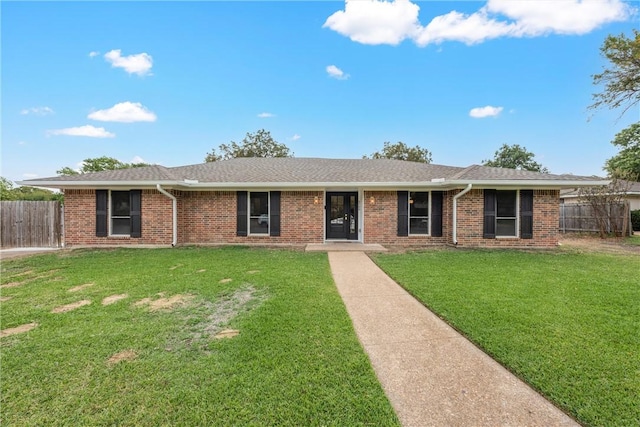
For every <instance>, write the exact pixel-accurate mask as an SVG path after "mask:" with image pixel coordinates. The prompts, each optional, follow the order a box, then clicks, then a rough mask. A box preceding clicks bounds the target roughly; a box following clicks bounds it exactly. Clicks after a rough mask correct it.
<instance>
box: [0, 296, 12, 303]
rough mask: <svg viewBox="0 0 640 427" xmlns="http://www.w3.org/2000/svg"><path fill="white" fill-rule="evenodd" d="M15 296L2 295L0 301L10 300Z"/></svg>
mask: <svg viewBox="0 0 640 427" xmlns="http://www.w3.org/2000/svg"><path fill="white" fill-rule="evenodd" d="M11 298H13V297H0V302H5V301H9V300H10V299H11Z"/></svg>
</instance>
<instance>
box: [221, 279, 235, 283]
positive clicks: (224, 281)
mask: <svg viewBox="0 0 640 427" xmlns="http://www.w3.org/2000/svg"><path fill="white" fill-rule="evenodd" d="M232 281H233V279H222V280H220V282H218V283H230V282H232Z"/></svg>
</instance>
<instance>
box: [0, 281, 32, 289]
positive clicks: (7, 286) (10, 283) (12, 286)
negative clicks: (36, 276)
mask: <svg viewBox="0 0 640 427" xmlns="http://www.w3.org/2000/svg"><path fill="white" fill-rule="evenodd" d="M25 283H29V281H23V282H9V283H5V284H4V285H0V289H5V288H17V287H18V286H22V285H24V284H25Z"/></svg>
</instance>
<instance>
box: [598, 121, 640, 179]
mask: <svg viewBox="0 0 640 427" xmlns="http://www.w3.org/2000/svg"><path fill="white" fill-rule="evenodd" d="M611 143H612V144H613V145H615V146H616V147H618V148H620V151H619V152H618V154H616V155H615V156H613V157H611V158H610V159H608V160H607V161H606V163H605V165H604V170H606V171H607V172H608V174H609V176H610V177H612V178H618V179H625V180H628V181H640V122H638V123H634V124H632V125H631V126H629V127H627V128H626V129H623V130H622V131H620V132H619V133H618V134H617V135H616V136H615V138H614V139H613V141H611Z"/></svg>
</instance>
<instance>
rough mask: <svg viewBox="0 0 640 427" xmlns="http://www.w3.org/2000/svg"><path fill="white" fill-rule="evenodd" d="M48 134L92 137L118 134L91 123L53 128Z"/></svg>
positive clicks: (111, 136)
mask: <svg viewBox="0 0 640 427" xmlns="http://www.w3.org/2000/svg"><path fill="white" fill-rule="evenodd" d="M47 135H69V136H88V137H90V138H113V137H115V136H116V134H114V133H111V132H108V131H106V130H105V128H97V127H95V126H91V125H84V126H77V127H73V128H64V129H51V130H48V131H47Z"/></svg>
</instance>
